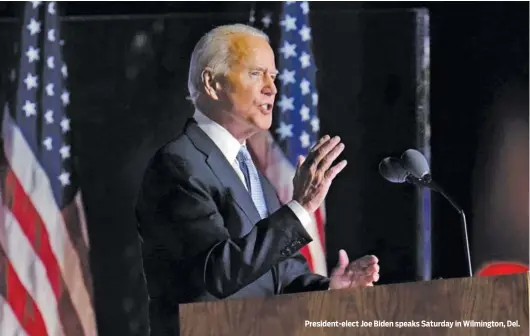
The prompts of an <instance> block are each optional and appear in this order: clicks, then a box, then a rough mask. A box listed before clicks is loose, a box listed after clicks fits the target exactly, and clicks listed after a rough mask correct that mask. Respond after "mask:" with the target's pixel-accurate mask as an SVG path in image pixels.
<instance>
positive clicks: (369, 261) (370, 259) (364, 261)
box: [355, 255, 379, 267]
mask: <svg viewBox="0 0 530 336" xmlns="http://www.w3.org/2000/svg"><path fill="white" fill-rule="evenodd" d="M355 262H357V263H358V264H359V265H360V266H361V267H368V266H370V265H374V264H377V263H378V262H379V259H377V257H376V256H374V255H366V256H364V257H361V258H359V259H357V260H356V261H355Z"/></svg>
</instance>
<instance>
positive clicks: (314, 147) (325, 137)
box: [309, 134, 331, 153]
mask: <svg viewBox="0 0 530 336" xmlns="http://www.w3.org/2000/svg"><path fill="white" fill-rule="evenodd" d="M330 138H331V137H330V136H329V135H327V134H326V135H324V136H323V137H322V138H320V139H319V140H318V141H317V143H316V144H315V145H314V146H313V148H311V149H310V150H309V152H310V153H312V152H315V151H317V150H318V149H319V148H320V147H321V146H322V145H323V144H325V143H326V142H328V141H329V139H330Z"/></svg>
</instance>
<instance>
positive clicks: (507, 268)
mask: <svg viewBox="0 0 530 336" xmlns="http://www.w3.org/2000/svg"><path fill="white" fill-rule="evenodd" d="M528 271H529V268H528V265H524V264H521V263H516V262H492V263H489V264H487V265H485V266H484V267H482V268H481V269H480V271H478V273H477V274H478V275H479V276H489V275H508V274H516V273H524V272H528Z"/></svg>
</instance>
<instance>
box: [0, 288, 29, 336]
mask: <svg viewBox="0 0 530 336" xmlns="http://www.w3.org/2000/svg"><path fill="white" fill-rule="evenodd" d="M0 333H1V334H2V335H6V336H11V335H14V336H15V335H16V336H27V335H28V334H27V333H26V331H25V330H24V328H23V327H22V326H21V325H20V322H19V321H18V319H17V317H16V316H15V312H13V309H11V306H10V305H9V303H8V302H7V301H6V299H5V298H4V295H3V293H2V294H0Z"/></svg>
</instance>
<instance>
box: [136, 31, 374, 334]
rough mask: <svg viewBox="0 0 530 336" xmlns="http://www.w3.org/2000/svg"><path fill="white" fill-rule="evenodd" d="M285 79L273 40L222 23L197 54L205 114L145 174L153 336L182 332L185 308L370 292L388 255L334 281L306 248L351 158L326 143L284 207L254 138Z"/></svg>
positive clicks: (343, 271) (194, 92)
mask: <svg viewBox="0 0 530 336" xmlns="http://www.w3.org/2000/svg"><path fill="white" fill-rule="evenodd" d="M276 75H277V70H276V67H275V61H274V53H273V51H272V49H271V47H270V45H269V42H268V38H267V36H266V35H264V34H263V33H262V32H260V31H258V30H255V29H254V28H251V27H248V26H244V25H230V26H222V27H218V28H216V29H214V30H212V31H211V32H209V33H208V34H206V35H205V36H204V37H203V38H202V39H201V40H200V41H199V42H198V44H197V46H196V47H195V49H194V51H193V54H192V57H191V64H190V72H189V81H188V86H189V90H190V97H191V100H192V101H193V103H194V106H195V108H196V111H195V114H194V116H193V118H192V119H190V120H189V121H188V122H187V124H186V126H185V128H184V131H183V132H182V134H180V135H179V136H177V137H176V138H175V139H173V140H172V141H170V142H169V143H167V144H166V145H165V146H163V147H162V148H161V149H159V150H158V151H157V152H156V154H155V155H154V157H153V158H152V159H151V161H150V163H149V165H148V167H147V170H146V172H145V176H144V180H143V184H142V187H141V191H140V194H139V198H138V203H137V208H136V213H137V217H138V221H139V229H140V234H141V236H142V238H143V257H144V270H145V274H146V279H147V284H148V291H149V296H150V320H151V321H150V322H151V332H152V335H175V334H177V329H178V305H179V304H181V303H189V302H197V301H204V300H219V299H224V298H244V297H252V296H272V295H279V294H283V293H296V292H303V291H313V290H328V289H340V288H349V287H355V286H371V285H373V282H375V281H377V280H378V277H379V275H378V270H379V267H378V265H377V258H375V257H374V256H367V257H364V258H362V259H359V260H356V261H354V262H352V263H349V261H348V256H347V255H346V253H345V252H344V251H341V252H340V254H339V265H338V266H337V267H336V268H335V269H334V270H333V271H332V273H331V276H330V277H329V278H327V277H323V276H320V275H317V274H313V273H311V272H310V270H309V268H308V265H307V262H306V260H305V259H304V257H303V256H302V255H301V254H300V253H299V252H298V251H299V249H300V248H301V247H302V246H304V245H306V244H308V243H310V242H311V241H312V238H311V236H310V235H309V234H308V233H307V231H306V230H305V228H304V227H305V226H307V225H308V223H309V221H310V220H311V219H310V216H309V214H310V213H312V212H314V211H315V210H316V209H317V208H318V207H319V206H320V205H321V203H322V202H323V200H324V198H325V196H326V194H327V192H328V189H329V187H330V185H331V182H332V181H333V179H334V178H335V176H337V174H338V173H339V172H340V171H341V170H342V169H344V167H345V166H346V162H345V161H342V162H339V163H337V164H335V165H334V161H335V160H336V158H337V157H338V156H339V155H340V153H341V152H342V150H343V149H344V145H343V144H341V143H340V139H339V138H338V137H333V138H330V137H329V136H325V137H323V138H322V139H320V140H319V141H318V142H317V143H316V144H315V146H314V147H313V148H312V149H311V150H310V152H309V154H308V156H307V158H306V159H303V158H301V159H300V160H299V163H298V166H297V172H296V175H295V177H294V180H293V186H294V192H293V200H292V201H291V202H289V203H288V204H286V205H284V206H281V205H280V202H279V200H278V198H277V196H276V194H275V191H274V189H273V187H272V185H271V184H270V183H269V182H268V181H267V180H266V179H265V178H264V177H263V176H262V175H261V174H259V172H258V171H257V169H256V167H255V166H254V164H253V162H252V158H251V157H250V154H249V153H248V151H247V149H246V146H245V144H246V140H247V139H248V138H249V137H251V136H252V135H253V134H255V133H256V132H260V131H266V130H268V129H269V127H270V126H271V123H272V107H273V104H274V99H275V95H276V92H277V91H276V87H275V84H274V81H275V78H276Z"/></svg>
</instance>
